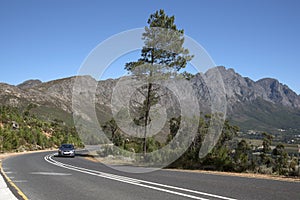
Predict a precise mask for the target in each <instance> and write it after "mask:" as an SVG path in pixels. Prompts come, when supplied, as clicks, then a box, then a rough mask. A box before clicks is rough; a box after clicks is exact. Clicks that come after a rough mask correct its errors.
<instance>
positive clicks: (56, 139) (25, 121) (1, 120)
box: [0, 104, 83, 152]
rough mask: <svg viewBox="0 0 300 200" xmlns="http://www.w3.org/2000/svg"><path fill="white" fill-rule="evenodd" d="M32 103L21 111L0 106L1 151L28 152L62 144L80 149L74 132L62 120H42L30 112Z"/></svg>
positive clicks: (74, 130) (79, 141)
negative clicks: (68, 144)
mask: <svg viewBox="0 0 300 200" xmlns="http://www.w3.org/2000/svg"><path fill="white" fill-rule="evenodd" d="M33 107H34V106H33V104H30V105H28V106H27V108H26V109H23V110H20V109H19V108H14V107H10V106H1V107H0V151H1V152H10V151H17V152H18V151H27V150H40V149H48V148H56V147H57V146H59V145H60V144H61V143H73V144H74V145H75V146H77V147H81V146H83V144H82V142H81V140H80V138H79V136H78V134H77V132H76V129H75V128H74V127H71V126H69V125H66V124H65V123H64V122H63V121H61V120H58V119H54V120H42V119H40V118H37V117H36V116H35V115H34V114H33V113H32V112H31V111H30V110H31V109H32V108H33Z"/></svg>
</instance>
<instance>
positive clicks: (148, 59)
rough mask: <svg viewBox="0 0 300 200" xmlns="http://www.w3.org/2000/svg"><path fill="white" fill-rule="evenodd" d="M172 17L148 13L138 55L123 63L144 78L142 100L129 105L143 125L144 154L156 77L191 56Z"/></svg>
mask: <svg viewBox="0 0 300 200" xmlns="http://www.w3.org/2000/svg"><path fill="white" fill-rule="evenodd" d="M174 21H175V17H174V16H171V17H169V16H168V15H166V14H165V12H164V10H159V11H156V12H155V13H154V14H151V15H150V18H149V19H148V22H147V23H148V26H146V27H145V32H144V33H143V36H142V39H143V40H144V47H143V48H142V51H141V58H140V59H139V60H138V61H135V62H129V63H126V65H125V69H126V70H128V71H129V72H131V73H132V74H133V75H135V76H136V77H137V78H138V77H143V78H146V80H147V83H146V84H145V85H144V86H143V87H141V88H140V90H139V91H140V93H141V94H142V95H143V97H144V100H143V101H141V102H140V103H137V101H135V104H133V105H132V109H133V110H135V111H136V112H138V116H137V117H135V119H134V123H135V124H136V125H139V126H143V127H144V136H143V137H144V141H143V152H144V155H145V154H146V152H147V125H148V124H150V122H151V118H150V109H151V107H152V106H154V105H155V104H156V103H157V102H158V101H159V100H160V95H159V93H158V92H157V91H158V90H159V85H158V84H155V81H157V80H159V79H166V78H168V77H172V76H174V75H175V74H176V73H177V72H178V71H179V70H180V69H182V68H184V67H185V66H186V64H187V62H188V61H190V60H191V59H192V56H191V55H189V51H188V49H185V48H183V43H184V31H183V30H179V29H177V27H176V25H175V23H174ZM133 107H135V108H133Z"/></svg>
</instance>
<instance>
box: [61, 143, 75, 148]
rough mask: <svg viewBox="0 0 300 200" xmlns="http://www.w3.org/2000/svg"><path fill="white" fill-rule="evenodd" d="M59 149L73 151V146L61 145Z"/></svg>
mask: <svg viewBox="0 0 300 200" xmlns="http://www.w3.org/2000/svg"><path fill="white" fill-rule="evenodd" d="M61 148H64V149H73V148H74V147H73V145H72V144H63V145H61Z"/></svg>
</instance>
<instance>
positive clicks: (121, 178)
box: [44, 154, 236, 200]
mask: <svg viewBox="0 0 300 200" xmlns="http://www.w3.org/2000/svg"><path fill="white" fill-rule="evenodd" d="M52 156H53V154H51V155H47V156H45V157H44V159H45V160H46V161H47V162H49V163H51V164H53V165H56V166H59V167H63V168H66V169H70V170H75V171H79V172H82V173H86V174H90V175H94V176H99V177H103V178H107V179H111V180H116V181H120V182H124V183H128V184H132V185H137V186H141V187H146V188H150V189H154V190H159V191H163V192H167V193H171V194H176V195H180V196H184V197H189V198H192V199H200V200H206V199H205V198H200V197H197V196H194V195H188V194H184V193H181V192H175V191H171V190H167V189H163V188H159V187H155V186H160V187H164V188H169V189H175V190H179V191H184V192H190V193H194V194H200V195H204V196H208V197H214V198H219V199H224V200H236V199H233V198H229V197H224V196H220V195H215V194H209V193H205V192H200V191H195V190H190V189H185V188H179V187H175V186H170V185H164V184H160V183H155V182H149V181H144V180H139V179H134V178H130V177H124V176H118V175H114V174H108V173H104V172H99V171H95V170H90V169H86V168H81V167H76V166H73V165H68V164H64V163H61V162H58V161H56V160H54V159H53V158H52ZM143 183H144V184H143ZM145 184H149V185H145ZM151 185H152V186H151Z"/></svg>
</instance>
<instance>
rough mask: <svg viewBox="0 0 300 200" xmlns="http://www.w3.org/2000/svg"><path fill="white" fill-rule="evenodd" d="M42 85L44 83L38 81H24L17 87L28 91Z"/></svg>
mask: <svg viewBox="0 0 300 200" xmlns="http://www.w3.org/2000/svg"><path fill="white" fill-rule="evenodd" d="M41 83H43V82H42V81H40V80H38V79H32V80H28V81H24V82H23V83H21V84H19V85H17V87H19V88H21V89H28V88H32V87H35V86H37V85H40V84H41Z"/></svg>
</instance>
